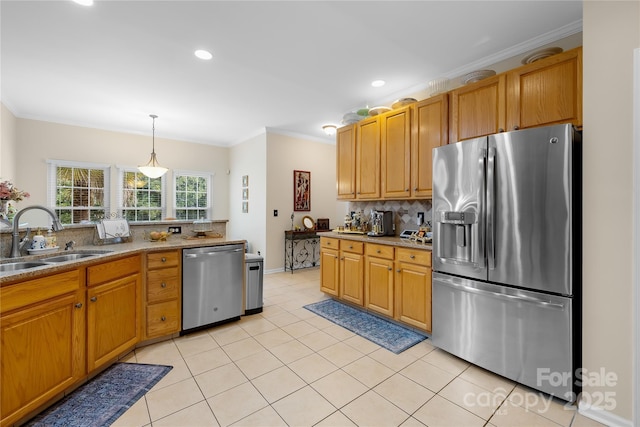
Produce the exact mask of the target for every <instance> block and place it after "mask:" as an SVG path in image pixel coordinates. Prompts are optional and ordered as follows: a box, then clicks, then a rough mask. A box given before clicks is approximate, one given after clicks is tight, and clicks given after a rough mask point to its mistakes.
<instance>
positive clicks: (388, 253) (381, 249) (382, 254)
mask: <svg viewBox="0 0 640 427" xmlns="http://www.w3.org/2000/svg"><path fill="white" fill-rule="evenodd" d="M393 250H394V247H393V246H388V245H375V244H372V243H367V255H368V256H375V257H378V258H385V259H393Z"/></svg>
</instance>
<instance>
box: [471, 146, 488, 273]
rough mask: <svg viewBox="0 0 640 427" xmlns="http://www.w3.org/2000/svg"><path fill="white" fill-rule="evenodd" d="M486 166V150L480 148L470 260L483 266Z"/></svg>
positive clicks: (484, 256) (484, 257)
mask: <svg viewBox="0 0 640 427" xmlns="http://www.w3.org/2000/svg"><path fill="white" fill-rule="evenodd" d="M486 168H487V150H485V149H482V150H481V153H480V157H479V159H478V182H480V186H479V187H478V195H477V197H478V218H477V221H476V224H475V228H476V232H475V233H472V235H473V236H474V237H475V242H473V244H474V246H475V248H474V251H473V254H474V258H475V259H473V260H472V261H473V262H474V263H475V264H476V265H478V266H480V267H484V266H485V259H486V252H485V241H484V232H483V230H484V221H485V218H486V215H485V199H484V194H485V192H486V187H485V181H484V178H485V174H486Z"/></svg>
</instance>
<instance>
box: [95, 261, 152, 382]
mask: <svg viewBox="0 0 640 427" xmlns="http://www.w3.org/2000/svg"><path fill="white" fill-rule="evenodd" d="M140 269H141V257H140V255H135V256H131V257H127V258H122V259H119V260H116V261H111V262H106V263H104V264H99V265H96V266H91V267H88V268H87V286H88V288H87V368H88V370H89V371H92V370H94V369H96V368H98V367H100V366H103V365H105V364H107V363H109V362H110V361H112V360H114V359H116V358H117V357H118V356H119V355H120V354H122V353H123V352H125V351H126V350H127V349H129V348H133V347H134V346H135V344H136V343H138V341H140V312H141V291H142V280H141V277H140Z"/></svg>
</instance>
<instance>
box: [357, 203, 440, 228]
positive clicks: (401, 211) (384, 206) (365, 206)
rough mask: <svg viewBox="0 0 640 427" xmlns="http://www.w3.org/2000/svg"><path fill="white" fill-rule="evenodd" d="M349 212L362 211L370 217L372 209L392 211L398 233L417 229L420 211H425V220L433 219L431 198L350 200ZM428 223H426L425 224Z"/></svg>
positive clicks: (366, 216)
mask: <svg viewBox="0 0 640 427" xmlns="http://www.w3.org/2000/svg"><path fill="white" fill-rule="evenodd" d="M348 209H349V212H357V211H362V213H363V214H364V216H365V218H369V215H370V214H371V210H372V209H373V210H381V211H392V212H393V213H394V214H393V223H394V224H395V227H396V235H399V234H400V233H401V232H402V231H403V230H417V229H418V224H417V223H416V220H417V218H418V212H424V221H425V222H427V221H429V222H430V221H431V200H385V201H371V202H349V205H348ZM425 225H426V224H425Z"/></svg>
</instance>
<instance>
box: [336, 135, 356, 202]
mask: <svg viewBox="0 0 640 427" xmlns="http://www.w3.org/2000/svg"><path fill="white" fill-rule="evenodd" d="M336 175H337V176H336V178H337V187H338V188H337V192H338V199H355V197H356V127H355V125H349V126H344V127H341V128H340V129H338V131H337V132H336Z"/></svg>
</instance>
